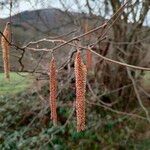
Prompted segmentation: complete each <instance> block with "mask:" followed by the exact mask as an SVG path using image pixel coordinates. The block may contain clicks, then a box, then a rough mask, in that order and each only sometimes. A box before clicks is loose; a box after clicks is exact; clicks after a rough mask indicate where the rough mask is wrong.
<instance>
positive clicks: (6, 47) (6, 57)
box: [1, 23, 10, 79]
mask: <svg viewBox="0 0 150 150" xmlns="http://www.w3.org/2000/svg"><path fill="white" fill-rule="evenodd" d="M3 35H4V36H2V38H1V45H2V53H3V65H4V73H5V78H6V79H9V78H10V75H9V72H10V62H9V49H10V45H9V43H8V42H7V41H9V40H10V27H9V23H7V24H6V26H5V29H4V32H3ZM4 37H5V38H6V39H7V40H6V39H5V38H4Z"/></svg>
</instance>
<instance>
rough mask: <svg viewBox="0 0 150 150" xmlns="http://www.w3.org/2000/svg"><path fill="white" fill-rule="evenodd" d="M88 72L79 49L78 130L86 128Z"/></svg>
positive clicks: (77, 60) (77, 73) (77, 84)
mask: <svg viewBox="0 0 150 150" xmlns="http://www.w3.org/2000/svg"><path fill="white" fill-rule="evenodd" d="M86 74H87V71H86V66H85V65H84V63H83V61H82V58H81V53H80V51H78V52H77V53H76V58H75V80H76V83H75V84H76V115H77V131H78V132H80V131H83V130H84V129H85V91H86Z"/></svg>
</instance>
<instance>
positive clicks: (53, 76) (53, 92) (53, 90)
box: [50, 57, 57, 125]
mask: <svg viewBox="0 0 150 150" xmlns="http://www.w3.org/2000/svg"><path fill="white" fill-rule="evenodd" d="M56 98H57V71H56V61H55V59H54V57H53V58H52V60H51V62H50V109H51V119H52V121H53V124H54V125H56V124H57V110H56V109H57V104H56Z"/></svg>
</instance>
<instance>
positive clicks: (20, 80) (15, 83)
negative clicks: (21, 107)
mask: <svg viewBox="0 0 150 150" xmlns="http://www.w3.org/2000/svg"><path fill="white" fill-rule="evenodd" d="M30 83H31V78H29V75H28V74H27V73H21V74H20V75H19V74H17V73H15V72H12V73H11V74H10V81H7V80H5V79H4V73H0V95H6V94H17V93H20V92H22V91H24V90H25V89H27V88H28V87H29V86H30Z"/></svg>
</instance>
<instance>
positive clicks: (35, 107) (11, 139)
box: [0, 74, 150, 150]
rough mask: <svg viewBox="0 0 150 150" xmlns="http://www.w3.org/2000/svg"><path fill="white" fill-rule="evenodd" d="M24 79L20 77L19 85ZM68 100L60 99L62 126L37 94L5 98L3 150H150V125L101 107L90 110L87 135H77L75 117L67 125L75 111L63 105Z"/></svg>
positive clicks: (0, 114) (0, 112) (0, 127)
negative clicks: (51, 118) (105, 149)
mask: <svg viewBox="0 0 150 150" xmlns="http://www.w3.org/2000/svg"><path fill="white" fill-rule="evenodd" d="M13 75H14V76H15V77H16V74H13ZM20 78H21V77H20V76H19V77H18V76H17V78H15V81H16V82H17V79H18V81H20ZM47 89H48V86H44V87H43V88H42V90H43V91H45V95H48V92H49V91H48V90H47ZM41 93H43V92H42V91H41ZM41 93H40V94H41ZM68 93H69V92H68ZM67 96H68V97H70V95H69V94H68V95H66V94H65V95H63V93H62V94H61V97H62V99H61V97H59V105H58V106H59V107H58V117H59V124H58V126H53V124H52V122H51V121H50V109H49V107H47V105H48V101H45V102H46V104H45V102H44V103H42V102H41V100H40V99H39V95H38V94H37V93H36V92H27V91H25V90H24V92H19V93H18V94H16V95H12V96H10V95H5V96H1V98H0V107H1V109H0V122H1V124H0V149H4V150H16V149H22V150H26V149H41V150H42V149H47V150H49V149H56V150H64V149H66V150H67V149H68V150H69V149H93V150H94V149H95V150H97V149H103V148H107V149H128V150H130V149H142V150H143V149H145V150H146V149H148V147H149V145H150V141H149V139H148V138H149V136H148V137H144V136H145V133H146V132H147V130H148V128H149V124H148V123H147V122H145V121H142V120H138V119H136V118H135V119H134V118H131V117H129V116H123V115H117V114H116V113H112V112H109V111H107V110H105V109H103V108H101V107H99V106H95V107H92V108H91V107H88V106H87V107H88V109H87V114H88V116H87V120H88V121H87V129H86V130H85V131H84V132H80V133H78V132H76V117H75V115H74V113H73V116H72V117H71V118H70V120H69V123H68V124H67V125H65V122H66V120H67V119H68V118H69V116H70V114H71V113H72V110H73V109H72V107H68V106H67V105H63V104H66V101H64V100H63V97H67ZM72 98H73V97H72ZM46 99H48V97H46ZM66 99H68V98H66ZM139 111H140V109H139ZM89 112H90V113H89ZM143 127H144V128H143Z"/></svg>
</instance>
